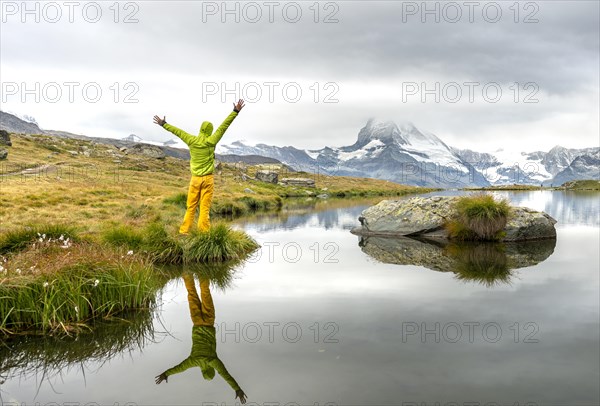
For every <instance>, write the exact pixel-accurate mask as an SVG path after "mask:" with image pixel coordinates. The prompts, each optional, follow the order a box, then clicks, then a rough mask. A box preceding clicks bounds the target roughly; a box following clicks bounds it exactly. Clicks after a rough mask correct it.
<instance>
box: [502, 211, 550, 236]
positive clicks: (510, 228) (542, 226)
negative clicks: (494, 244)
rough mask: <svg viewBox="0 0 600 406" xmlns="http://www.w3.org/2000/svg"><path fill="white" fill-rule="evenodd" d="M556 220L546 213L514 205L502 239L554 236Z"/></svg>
mask: <svg viewBox="0 0 600 406" xmlns="http://www.w3.org/2000/svg"><path fill="white" fill-rule="evenodd" d="M554 224H556V220H554V219H553V218H552V217H550V216H549V215H548V214H546V213H544V212H540V211H535V210H532V209H529V208H527V207H514V208H513V213H512V215H511V216H510V218H509V220H508V223H507V224H506V227H505V228H504V232H505V233H506V236H505V237H504V238H503V240H504V241H523V240H539V239H543V238H556V228H554Z"/></svg>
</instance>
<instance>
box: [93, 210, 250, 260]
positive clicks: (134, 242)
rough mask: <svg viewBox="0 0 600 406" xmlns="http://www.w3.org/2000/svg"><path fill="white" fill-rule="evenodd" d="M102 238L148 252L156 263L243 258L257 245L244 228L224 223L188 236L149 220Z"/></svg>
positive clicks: (120, 228) (146, 253)
mask: <svg viewBox="0 0 600 406" xmlns="http://www.w3.org/2000/svg"><path fill="white" fill-rule="evenodd" d="M104 237H105V238H104V240H105V241H106V242H107V243H109V244H111V245H114V246H118V247H125V248H128V249H130V250H134V251H136V252H138V251H139V252H141V253H142V254H144V255H147V256H148V257H149V258H150V259H151V260H152V261H153V262H155V263H159V264H194V263H219V262H229V261H238V260H243V259H245V258H246V257H247V256H248V255H250V253H252V252H253V251H254V250H255V249H256V248H258V244H257V243H256V241H254V239H252V238H251V237H250V236H249V235H248V234H246V233H245V232H243V231H237V230H232V229H231V228H229V227H228V226H227V225H225V224H223V223H217V224H214V225H213V226H212V227H211V228H210V229H209V231H206V232H201V231H196V230H195V231H193V232H192V233H191V234H190V235H188V236H181V235H178V234H176V230H168V228H167V226H166V225H165V224H164V223H163V222H162V221H161V220H160V219H155V220H154V221H152V222H151V223H149V224H148V225H147V226H146V228H145V229H144V230H143V231H142V232H138V231H135V230H134V229H132V228H131V227H127V226H121V227H118V228H116V229H113V230H111V231H109V232H108V233H106V234H105V236H104Z"/></svg>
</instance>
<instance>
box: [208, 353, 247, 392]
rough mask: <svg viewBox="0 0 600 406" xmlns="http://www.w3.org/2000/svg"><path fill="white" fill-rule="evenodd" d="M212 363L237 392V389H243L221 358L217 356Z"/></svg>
mask: <svg viewBox="0 0 600 406" xmlns="http://www.w3.org/2000/svg"><path fill="white" fill-rule="evenodd" d="M210 365H211V366H212V367H213V368H214V369H216V370H217V372H218V373H219V375H221V376H222V377H223V379H225V382H227V383H228V384H229V386H231V388H232V389H233V390H234V391H236V392H237V391H239V390H241V388H240V385H238V383H237V382H236V380H235V379H233V376H231V374H230V373H229V372H227V368H225V365H224V364H223V362H222V361H221V360H220V359H219V358H215V359H213V360H211V361H210Z"/></svg>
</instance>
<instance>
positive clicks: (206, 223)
mask: <svg viewBox="0 0 600 406" xmlns="http://www.w3.org/2000/svg"><path fill="white" fill-rule="evenodd" d="M214 189H215V178H214V176H213V175H212V174H210V175H204V176H192V179H190V187H189V189H188V195H187V210H186V212H185V217H184V218H183V224H181V227H179V233H180V234H188V233H189V232H190V229H191V228H192V224H193V223H194V217H196V209H197V208H198V205H200V215H199V218H198V229H199V230H200V231H208V229H209V228H210V205H211V203H212V198H213V192H214Z"/></svg>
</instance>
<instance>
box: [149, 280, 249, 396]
mask: <svg viewBox="0 0 600 406" xmlns="http://www.w3.org/2000/svg"><path fill="white" fill-rule="evenodd" d="M183 280H184V281H185V288H186V289H187V291H188V302H189V305H190V315H191V316H192V322H193V323H194V327H192V353H191V354H190V356H189V357H187V358H186V359H185V360H183V361H182V362H181V363H180V364H179V365H176V366H174V367H173V368H170V369H167V370H166V371H165V372H163V373H162V374H160V375H158V376H157V377H156V384H159V383H161V382H162V381H165V382H168V377H169V376H171V375H174V374H178V373H180V372H183V371H185V370H186V369H189V368H191V367H199V368H200V369H201V370H202V376H203V377H204V379H207V380H211V379H213V377H214V376H215V370H217V372H218V373H219V374H220V375H221V376H222V377H223V379H225V381H226V382H227V383H228V384H229V386H231V387H232V388H233V390H234V391H235V397H236V398H238V397H239V398H240V402H242V404H243V403H246V394H245V393H244V391H243V390H242V389H241V388H240V385H238V383H237V382H236V381H235V379H233V377H232V376H231V375H230V374H229V372H227V369H226V368H225V365H223V362H221V360H220V359H219V357H218V356H217V339H216V335H215V327H214V323H215V307H214V305H213V301H212V296H211V295H210V287H209V281H208V279H200V296H201V297H202V300H200V298H199V297H198V292H197V291H196V286H195V284H194V277H193V276H192V275H191V274H186V275H184V276H183Z"/></svg>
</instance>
